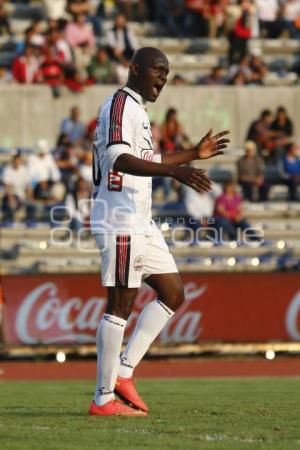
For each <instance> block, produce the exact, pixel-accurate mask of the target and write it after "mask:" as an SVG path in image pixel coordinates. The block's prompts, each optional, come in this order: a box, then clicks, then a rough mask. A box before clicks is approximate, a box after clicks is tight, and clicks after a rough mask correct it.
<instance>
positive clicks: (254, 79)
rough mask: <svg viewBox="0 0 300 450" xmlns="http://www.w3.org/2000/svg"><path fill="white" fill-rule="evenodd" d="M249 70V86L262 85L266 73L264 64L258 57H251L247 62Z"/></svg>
mask: <svg viewBox="0 0 300 450" xmlns="http://www.w3.org/2000/svg"><path fill="white" fill-rule="evenodd" d="M249 68H250V70H251V80H250V84H258V85H262V84H264V79H265V76H266V75H267V73H268V69H267V66H266V64H265V63H264V62H263V60H262V59H261V58H260V57H259V56H258V55H255V54H253V55H251V57H250V61H249Z"/></svg>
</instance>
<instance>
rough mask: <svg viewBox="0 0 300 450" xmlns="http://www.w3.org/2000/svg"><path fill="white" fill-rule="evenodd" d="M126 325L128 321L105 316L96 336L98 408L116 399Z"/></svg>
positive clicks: (96, 399)
mask: <svg viewBox="0 0 300 450" xmlns="http://www.w3.org/2000/svg"><path fill="white" fill-rule="evenodd" d="M126 323H127V322H126V320H124V319H121V318H120V317H116V316H112V315H110V314H104V315H103V316H102V319H101V320H100V323H99V326H98V330H97V335H96V342H97V385H96V391H95V396H94V402H95V403H96V405H98V406H100V405H105V403H108V402H109V401H110V400H112V399H113V398H114V389H115V384H116V379H117V375H118V369H119V364H120V352H121V346H122V342H123V336H124V331H125V327H126Z"/></svg>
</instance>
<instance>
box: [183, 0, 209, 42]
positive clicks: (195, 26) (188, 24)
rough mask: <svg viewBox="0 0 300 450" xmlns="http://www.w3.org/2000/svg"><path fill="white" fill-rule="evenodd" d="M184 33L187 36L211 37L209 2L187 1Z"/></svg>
mask: <svg viewBox="0 0 300 450" xmlns="http://www.w3.org/2000/svg"><path fill="white" fill-rule="evenodd" d="M185 7H186V12H185V18H184V31H185V34H187V35H192V36H197V37H198V36H202V37H206V36H208V35H209V18H210V4H209V2H208V1H205V0H204V1H199V0H185Z"/></svg>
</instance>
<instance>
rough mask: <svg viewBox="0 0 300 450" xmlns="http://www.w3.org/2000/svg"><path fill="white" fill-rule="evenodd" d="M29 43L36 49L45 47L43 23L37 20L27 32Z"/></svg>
mask: <svg viewBox="0 0 300 450" xmlns="http://www.w3.org/2000/svg"><path fill="white" fill-rule="evenodd" d="M26 37H27V42H28V43H29V44H31V45H33V46H34V47H43V45H45V36H44V34H43V33H42V30H41V21H40V20H35V21H34V22H33V23H32V24H31V25H30V27H29V28H27V30H26Z"/></svg>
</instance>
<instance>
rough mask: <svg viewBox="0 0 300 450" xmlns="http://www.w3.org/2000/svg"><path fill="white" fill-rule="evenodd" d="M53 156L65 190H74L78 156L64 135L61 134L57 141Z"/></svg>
mask: <svg viewBox="0 0 300 450" xmlns="http://www.w3.org/2000/svg"><path fill="white" fill-rule="evenodd" d="M57 144H58V145H57V149H56V150H55V153H54V157H55V161H56V165H57V167H58V168H59V171H60V177H61V181H62V182H63V183H64V185H65V188H66V192H71V191H72V190H74V186H75V182H76V180H77V177H78V158H77V155H76V152H75V149H74V147H73V146H72V144H71V142H70V141H69V140H68V137H67V136H66V135H61V136H60V139H59V140H58V143H57Z"/></svg>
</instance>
